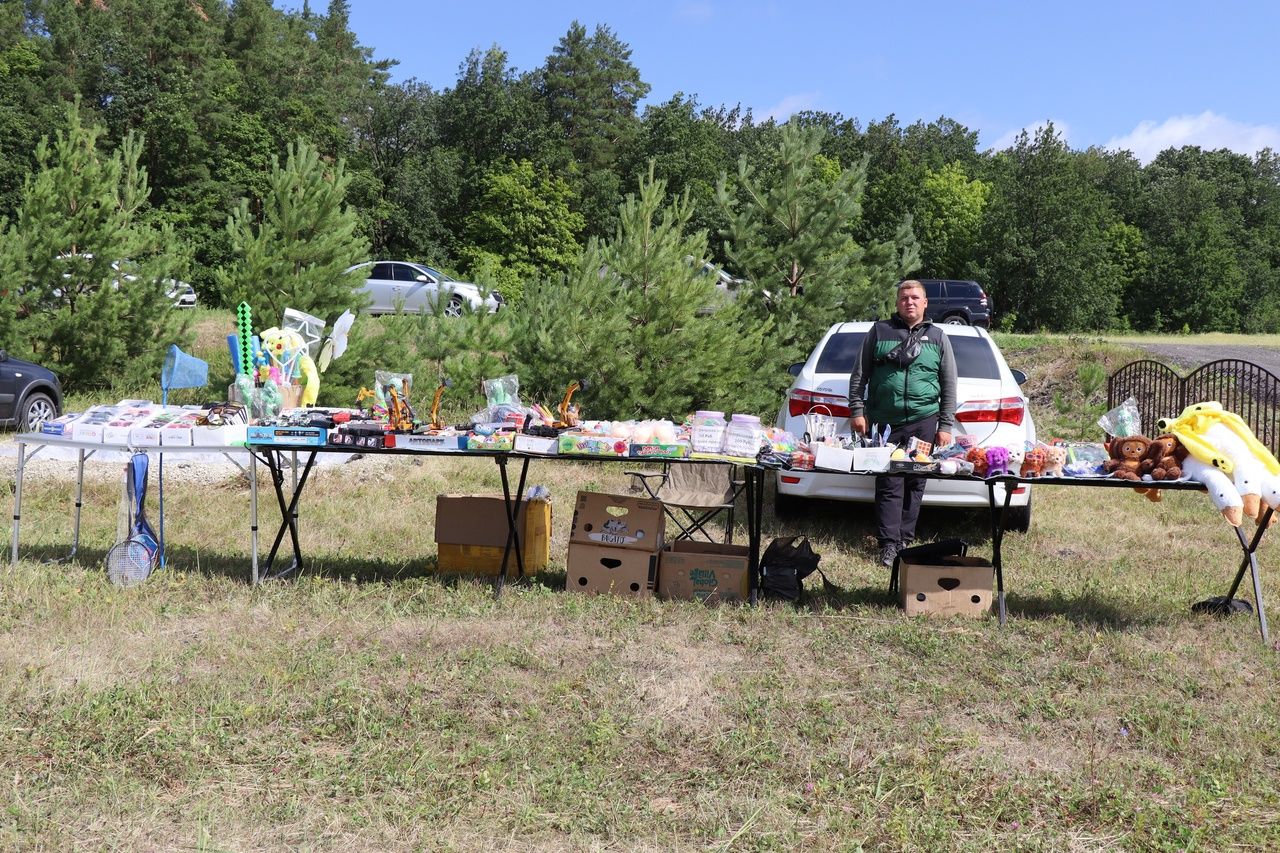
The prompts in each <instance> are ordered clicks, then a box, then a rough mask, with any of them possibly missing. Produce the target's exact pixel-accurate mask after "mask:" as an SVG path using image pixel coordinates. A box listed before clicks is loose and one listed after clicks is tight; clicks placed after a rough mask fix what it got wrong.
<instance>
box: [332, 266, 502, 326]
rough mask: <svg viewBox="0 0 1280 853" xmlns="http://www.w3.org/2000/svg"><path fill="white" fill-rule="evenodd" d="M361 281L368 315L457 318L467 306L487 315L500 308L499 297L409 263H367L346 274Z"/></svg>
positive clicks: (430, 269)
mask: <svg viewBox="0 0 1280 853" xmlns="http://www.w3.org/2000/svg"><path fill="white" fill-rule="evenodd" d="M347 273H348V274H351V275H355V274H360V275H362V276H363V277H364V287H363V290H364V292H365V293H367V294H368V295H369V305H368V307H366V308H365V311H366V312H367V313H369V314H394V313H395V312H396V311H398V310H403V311H405V312H406V313H409V314H434V313H435V312H436V311H440V312H441V313H443V314H444V315H445V316H446V317H457V316H459V315H461V314H462V312H463V311H464V310H465V307H464V306H467V305H470V306H471V309H472V310H473V311H488V312H489V313H490V314H492V313H494V312H495V311H497V310H498V309H499V308H501V307H502V304H503V299H502V295H501V294H499V293H498V291H496V290H492V291H487V292H486V291H484V290H482V289H481V288H480V287H479V286H478V285H475V284H471V283H469V282H465V281H456V280H454V279H452V278H450V277H449V276H447V275H445V274H444V273H442V272H440V271H439V270H437V269H434V268H432V267H429V266H425V265H424V264H415V263H410V262H409V261H366V262H365V263H363V264H356V265H355V266H353V267H351V268H350V269H348V270H347Z"/></svg>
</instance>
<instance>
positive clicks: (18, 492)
mask: <svg viewBox="0 0 1280 853" xmlns="http://www.w3.org/2000/svg"><path fill="white" fill-rule="evenodd" d="M26 464H27V445H26V443H25V442H21V441H19V442H18V470H17V472H16V482H15V483H14V485H13V541H12V542H11V543H10V549H9V563H10V564H11V565H17V563H18V528H19V526H20V524H21V522H22V473H23V471H22V469H23V468H25V467H26Z"/></svg>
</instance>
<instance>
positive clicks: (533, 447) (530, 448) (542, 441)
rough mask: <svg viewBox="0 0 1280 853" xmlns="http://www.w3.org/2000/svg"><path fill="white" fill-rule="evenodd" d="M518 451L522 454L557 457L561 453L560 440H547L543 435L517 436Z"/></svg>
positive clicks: (520, 434) (522, 434)
mask: <svg viewBox="0 0 1280 853" xmlns="http://www.w3.org/2000/svg"><path fill="white" fill-rule="evenodd" d="M516 450H517V451H519V452H520V453H533V454H536V455H538V456H555V455H557V454H558V453H559V452H560V439H559V438H558V437H557V438H547V437H545V436H541V435H526V434H525V433H518V434H517V435H516Z"/></svg>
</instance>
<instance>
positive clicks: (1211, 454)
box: [1159, 402, 1280, 522]
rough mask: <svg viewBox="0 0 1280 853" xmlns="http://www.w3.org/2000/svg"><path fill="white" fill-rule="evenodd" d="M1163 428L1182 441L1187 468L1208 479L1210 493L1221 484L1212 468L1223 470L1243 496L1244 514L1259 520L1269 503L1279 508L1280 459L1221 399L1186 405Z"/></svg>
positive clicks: (1200, 478) (1196, 477) (1197, 477)
mask: <svg viewBox="0 0 1280 853" xmlns="http://www.w3.org/2000/svg"><path fill="white" fill-rule="evenodd" d="M1159 427H1160V431H1161V432H1167V433H1171V434H1172V435H1174V436H1177V438H1178V440H1179V441H1181V442H1182V445H1183V447H1185V448H1186V449H1187V452H1188V453H1189V454H1190V456H1189V457H1188V458H1187V460H1186V463H1185V464H1184V466H1183V468H1184V470H1185V471H1186V473H1187V474H1188V475H1190V476H1191V478H1192V479H1193V480H1197V481H1199V482H1202V483H1204V484H1205V485H1206V486H1207V487H1208V488H1209V493H1210V496H1211V497H1212V496H1214V495H1215V493H1216V492H1220V491H1221V488H1220V486H1216V485H1215V484H1216V483H1217V481H1218V478H1217V477H1214V476H1213V475H1212V474H1211V473H1209V472H1220V474H1221V475H1222V476H1224V477H1226V478H1229V480H1230V482H1231V484H1232V486H1233V487H1234V489H1235V491H1236V492H1237V493H1238V494H1239V498H1240V502H1241V506H1242V507H1243V510H1244V514H1245V515H1247V516H1249V517H1250V518H1252V519H1254V520H1255V521H1259V520H1261V518H1262V516H1263V514H1264V513H1265V512H1266V510H1267V507H1269V506H1270V507H1280V462H1277V461H1276V458H1275V457H1274V456H1273V455H1272V454H1271V451H1270V450H1268V449H1267V448H1266V446H1265V445H1263V444H1262V442H1260V441H1258V438H1257V436H1255V435H1254V434H1253V430H1251V429H1250V428H1249V425H1248V424H1246V423H1245V422H1244V421H1243V420H1242V419H1241V418H1240V416H1239V415H1237V414H1235V413H1234V412H1228V411H1226V410H1224V409H1223V408H1222V404H1221V403H1217V402H1206V403H1195V404H1194V405H1191V406H1187V408H1185V409H1183V410H1182V414H1180V415H1178V417H1176V418H1164V419H1162V420H1161V421H1160V422H1159ZM1215 502H1216V501H1215ZM1219 509H1222V507H1219ZM1223 514H1224V515H1226V512H1225V511H1224V513H1223ZM1228 519H1230V516H1228ZM1272 521H1273V522H1274V521H1275V519H1274V518H1272Z"/></svg>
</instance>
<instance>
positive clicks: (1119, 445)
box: [1102, 435, 1151, 480]
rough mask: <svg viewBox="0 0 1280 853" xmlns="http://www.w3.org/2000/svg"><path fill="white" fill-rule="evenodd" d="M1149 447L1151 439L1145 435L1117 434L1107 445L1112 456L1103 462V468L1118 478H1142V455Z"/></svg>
mask: <svg viewBox="0 0 1280 853" xmlns="http://www.w3.org/2000/svg"><path fill="white" fill-rule="evenodd" d="M1149 447H1151V439H1149V438H1147V437H1146V436H1144V435H1126V436H1117V437H1115V438H1113V439H1111V442H1110V443H1109V444H1108V445H1107V450H1108V451H1110V453H1111V458H1110V459H1108V460H1107V461H1106V462H1103V463H1102V470H1104V471H1106V472H1107V473H1108V474H1110V475H1111V476H1113V477H1115V478H1116V479H1117V480H1141V479H1142V457H1144V456H1145V455H1146V454H1147V448H1149Z"/></svg>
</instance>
